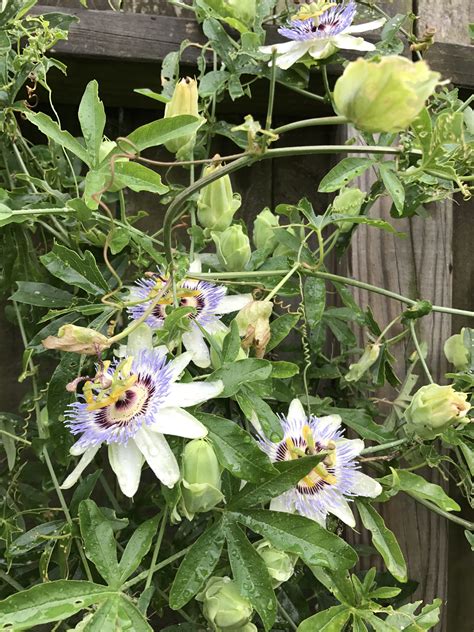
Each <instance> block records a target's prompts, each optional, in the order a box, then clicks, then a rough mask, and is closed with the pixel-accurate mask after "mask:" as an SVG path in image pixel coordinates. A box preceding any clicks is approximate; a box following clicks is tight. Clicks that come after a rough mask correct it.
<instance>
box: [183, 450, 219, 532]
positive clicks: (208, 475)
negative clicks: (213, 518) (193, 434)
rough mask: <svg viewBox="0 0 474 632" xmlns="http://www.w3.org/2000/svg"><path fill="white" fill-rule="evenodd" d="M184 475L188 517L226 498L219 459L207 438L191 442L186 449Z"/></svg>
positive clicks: (191, 517)
mask: <svg viewBox="0 0 474 632" xmlns="http://www.w3.org/2000/svg"><path fill="white" fill-rule="evenodd" d="M182 475H183V480H182V503H181V510H182V512H183V513H184V515H185V516H186V517H187V518H188V520H192V519H193V517H194V514H196V513H200V512H203V511H209V510H210V509H212V508H213V507H215V506H216V505H217V504H218V503H220V502H221V501H222V500H223V498H224V496H223V494H222V493H221V470H220V466H219V462H218V460H217V457H216V453H215V452H214V449H213V447H212V445H211V444H210V443H209V442H208V441H206V440H205V439H195V440H194V441H190V442H189V443H188V444H187V445H186V447H185V448H184V450H183V467H182Z"/></svg>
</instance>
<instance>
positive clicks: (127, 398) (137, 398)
mask: <svg viewBox="0 0 474 632" xmlns="http://www.w3.org/2000/svg"><path fill="white" fill-rule="evenodd" d="M149 397H150V391H149V389H148V388H147V386H146V385H145V384H141V383H140V382H137V383H136V384H134V385H133V386H132V387H131V388H129V389H127V390H126V391H125V392H124V393H122V395H121V396H120V397H119V399H118V400H117V401H116V402H115V404H112V405H111V406H110V407H109V408H108V410H107V417H108V419H109V420H110V421H112V422H113V423H115V424H124V423H127V422H129V421H130V420H131V419H133V418H134V417H135V416H136V415H139V414H141V413H143V412H145V410H146V404H147V401H148V398H149Z"/></svg>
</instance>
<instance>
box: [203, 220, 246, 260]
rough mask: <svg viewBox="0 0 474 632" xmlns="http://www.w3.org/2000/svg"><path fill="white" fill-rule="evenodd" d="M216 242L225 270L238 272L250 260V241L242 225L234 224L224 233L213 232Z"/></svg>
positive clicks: (218, 255) (218, 254) (212, 235)
mask: <svg viewBox="0 0 474 632" xmlns="http://www.w3.org/2000/svg"><path fill="white" fill-rule="evenodd" d="M211 237H212V239H213V240H214V243H215V244H216V250H217V257H218V259H219V261H220V263H221V265H222V266H223V268H224V269H225V270H228V271H229V272H238V271H239V270H243V269H244V268H245V266H246V265H247V263H248V262H249V261H250V255H251V254H252V251H251V250H250V241H249V238H248V237H247V235H246V234H245V233H244V231H243V229H242V226H240V225H239V224H234V225H233V226H229V228H226V230H225V231H224V232H222V233H211Z"/></svg>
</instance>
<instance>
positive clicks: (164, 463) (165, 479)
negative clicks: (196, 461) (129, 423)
mask: <svg viewBox="0 0 474 632" xmlns="http://www.w3.org/2000/svg"><path fill="white" fill-rule="evenodd" d="M134 441H135V443H136V444H137V448H138V449H139V450H140V452H141V453H142V454H143V456H144V457H145V460H146V462H147V463H148V465H149V466H150V468H151V469H152V470H153V472H154V473H155V475H156V477H157V478H158V479H159V480H160V481H161V482H162V483H163V485H166V487H174V486H175V485H176V483H177V482H178V481H179V466H178V462H177V461H176V457H175V456H174V454H173V452H172V450H171V448H170V447H169V445H168V442H167V441H166V439H165V437H164V436H163V435H162V434H161V433H155V432H149V430H148V429H146V428H140V429H139V430H138V432H137V434H136V435H135V437H134Z"/></svg>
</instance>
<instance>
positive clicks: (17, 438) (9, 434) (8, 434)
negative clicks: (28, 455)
mask: <svg viewBox="0 0 474 632" xmlns="http://www.w3.org/2000/svg"><path fill="white" fill-rule="evenodd" d="M0 434H3V435H5V436H6V437H10V439H13V441H20V442H21V443H25V444H26V445H31V441H28V440H27V439H23V437H17V436H16V435H14V434H11V433H10V432H7V431H6V430H2V429H1V428H0Z"/></svg>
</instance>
